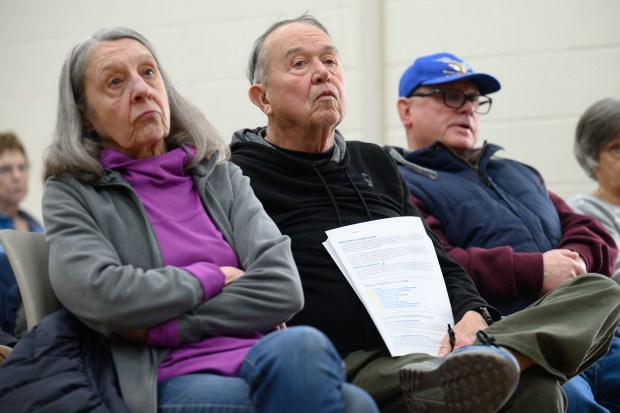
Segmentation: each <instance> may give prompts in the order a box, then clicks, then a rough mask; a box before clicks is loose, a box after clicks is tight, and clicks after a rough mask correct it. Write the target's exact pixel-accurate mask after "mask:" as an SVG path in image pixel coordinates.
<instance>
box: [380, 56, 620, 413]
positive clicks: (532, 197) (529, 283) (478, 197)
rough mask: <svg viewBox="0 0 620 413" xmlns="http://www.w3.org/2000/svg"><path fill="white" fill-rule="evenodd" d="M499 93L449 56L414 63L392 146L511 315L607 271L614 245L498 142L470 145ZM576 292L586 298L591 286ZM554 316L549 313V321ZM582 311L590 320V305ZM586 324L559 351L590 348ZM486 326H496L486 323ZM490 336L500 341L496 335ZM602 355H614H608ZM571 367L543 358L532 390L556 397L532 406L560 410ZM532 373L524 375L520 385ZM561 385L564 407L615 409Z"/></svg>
mask: <svg viewBox="0 0 620 413" xmlns="http://www.w3.org/2000/svg"><path fill="white" fill-rule="evenodd" d="M498 90H500V83H499V81H498V80H497V79H495V78H494V77H493V76H491V75H488V74H485V73H478V72H475V71H474V70H473V68H472V67H471V66H470V65H469V64H467V63H466V62H464V61H463V60H461V59H460V58H459V57H457V56H455V55H453V54H450V53H437V54H432V55H428V56H423V57H420V58H418V59H416V60H415V61H414V62H413V64H412V65H411V66H409V67H408V68H407V69H406V70H405V72H404V73H403V75H402V77H401V79H400V84H399V90H398V91H399V95H400V97H399V99H398V112H399V115H400V119H401V122H402V124H403V125H404V127H405V131H406V135H407V144H408V148H409V150H403V149H400V148H388V150H389V152H390V154H391V155H392V157H393V158H394V159H395V160H396V162H397V164H398V167H399V170H400V172H401V175H402V176H403V178H404V179H405V181H406V182H407V185H408V187H409V190H410V192H411V195H412V200H413V201H414V204H415V205H416V206H417V207H418V209H419V210H420V212H421V214H422V215H423V216H424V218H425V219H426V222H427V223H428V224H429V226H430V227H431V229H432V230H433V231H434V232H435V233H436V234H437V235H438V236H439V237H440V239H441V240H442V245H443V247H444V249H445V250H446V251H447V252H448V255H449V256H450V257H451V258H452V259H453V260H455V261H456V262H458V263H459V264H461V265H462V266H463V267H464V268H465V270H467V272H468V273H469V275H470V276H471V277H472V279H473V281H474V283H475V284H476V287H477V288H478V291H479V292H480V294H481V295H482V297H483V298H485V299H486V300H487V301H488V302H489V303H490V304H491V305H493V306H494V307H496V308H498V309H499V310H500V311H501V312H502V313H503V314H504V315H508V314H513V313H516V314H519V313H521V310H523V309H525V308H526V307H527V306H529V305H530V304H532V303H534V302H535V301H536V300H537V299H538V298H539V297H540V296H541V295H544V294H546V293H548V292H550V291H555V290H556V289H557V287H559V286H560V285H562V284H564V286H566V283H570V282H571V281H570V280H574V279H576V278H577V277H578V276H581V275H582V274H585V273H586V272H591V273H600V274H605V275H607V276H609V275H610V274H611V273H613V268H614V263H615V257H616V254H617V250H616V246H615V243H614V242H613V239H612V238H611V237H610V236H609V234H608V233H607V232H606V231H605V229H604V228H603V227H602V226H601V225H600V224H599V223H598V222H596V221H595V220H594V219H592V218H590V217H587V216H584V215H580V214H576V213H575V212H573V211H572V210H571V209H570V207H568V206H567V204H566V203H565V202H564V201H563V200H562V199H561V198H560V197H559V196H557V195H555V194H553V193H551V192H549V191H547V189H546V188H545V186H544V182H543V179H542V177H541V176H540V174H539V173H538V172H537V171H536V170H535V169H533V168H531V167H529V166H527V165H524V164H522V163H520V162H516V161H512V160H509V159H502V158H497V157H495V156H494V155H495V153H496V152H497V151H499V150H500V149H501V148H500V147H499V146H496V145H492V144H488V143H486V142H485V143H484V144H483V145H482V146H481V147H476V143H477V140H478V134H479V122H480V116H481V115H484V114H487V113H488V112H489V111H490V109H491V104H492V102H493V101H492V99H491V98H490V97H488V96H487V95H488V94H491V93H494V92H497V91H498ZM585 284H587V283H585ZM579 288H583V291H582V293H583V294H587V290H586V289H587V288H588V287H587V285H582V286H580V287H579ZM595 304H596V303H593V302H592V301H591V300H589V301H588V300H584V301H582V302H581V303H580V302H577V301H573V300H568V301H567V302H566V303H565V304H564V305H563V306H560V307H559V311H560V312H562V311H563V310H562V309H564V312H568V311H570V312H573V311H575V314H579V313H580V312H581V311H592V308H593V307H594V305H595ZM580 306H583V308H580ZM550 311H551V310H550ZM604 311H606V310H604ZM604 311H603V314H604ZM543 316H546V314H545V313H544V312H543ZM552 317H553V315H552V314H551V313H549V319H550V318H552ZM587 317H588V319H595V320H596V319H597V315H596V311H595V312H594V313H591V314H590V315H588V316H587ZM511 318H512V317H511ZM549 319H547V318H546V317H545V318H544V319H543V318H541V322H543V320H544V322H545V323H546V324H547V327H545V330H546V333H548V334H559V336H560V337H561V336H562V334H563V333H562V331H559V330H566V328H565V327H561V328H559V329H556V328H555V327H558V326H559V325H554V324H553V323H551V324H549V323H548V321H549ZM585 324H587V323H575V324H574V325H573V326H572V328H573V329H574V330H573V331H570V332H569V333H568V334H570V337H571V338H569V337H568V336H567V337H566V340H559V341H558V343H560V344H562V343H566V346H565V347H562V346H559V347H557V348H556V349H555V351H556V354H566V355H570V354H572V355H574V354H576V353H575V351H576V350H577V349H578V348H580V347H587V346H590V345H591V344H592V337H593V335H592V334H591V333H592V330H590V327H589V326H586V325H585ZM597 328H598V327H597ZM581 329H583V331H581V332H580V331H579V330H581ZM556 330H558V331H556ZM586 330H587V331H586ZM488 331H489V332H492V327H490V328H489V330H488ZM575 333H577V334H575ZM496 335H497V339H498V341H500V342H501V339H502V337H501V334H496ZM580 338H581V339H580ZM614 340H618V338H614ZM517 350H519V348H517ZM526 354H527V353H526ZM597 357H600V354H599V355H598V356H597ZM605 357H616V358H617V357H619V356H618V355H612V354H609V353H608V354H607V355H606V356H605ZM594 360H595V359H588V358H586V359H584V360H580V363H582V365H583V366H589V365H590V364H591V363H592V362H593V361H594ZM605 365H606V366H609V365H610V363H607V364H605ZM616 365H617V366H620V364H617V363H616ZM596 368H597V367H596V365H595V366H594V367H593V369H596ZM618 369H620V367H618V368H617V369H616V370H618ZM543 371H544V372H546V373H547V375H546V376H545V375H544V374H541V372H543ZM618 371H620V370H618ZM577 372H578V370H577V369H574V370H573V371H570V370H564V367H562V368H558V366H557V365H553V363H550V362H548V361H544V362H541V363H540V366H539V369H538V371H536V373H537V374H539V375H540V377H538V378H537V380H536V386H538V387H539V389H546V394H548V395H553V394H555V395H556V400H555V402H554V400H553V398H552V397H548V398H546V399H545V398H541V399H539V400H538V401H537V402H536V404H537V407H536V410H537V411H545V412H550V411H563V409H564V406H562V403H557V402H561V401H562V400H563V399H564V395H563V394H562V388H561V387H560V385H559V383H560V382H562V381H564V380H566V379H567V378H571V377H572V376H574V375H575V373H577ZM531 373H532V371H526V372H524V373H523V374H522V376H521V383H522V384H523V385H525V383H527V382H528V379H527V376H528V375H529V374H531ZM600 373H603V372H599V373H598V374H600ZM609 376H610V377H615V379H614V380H615V381H609V380H608V381H607V383H602V384H603V385H604V386H615V388H618V387H619V386H620V383H619V382H618V380H620V374H618V372H617V371H616V372H610V373H609ZM564 390H565V391H566V393H567V395H568V406H569V411H571V407H572V406H582V407H583V406H586V405H588V406H590V407H589V409H586V410H580V411H582V412H583V411H589V412H590V411H591V412H595V411H596V412H608V411H609V410H607V408H604V407H602V406H601V403H602V404H605V403H607V402H610V403H611V404H607V406H616V407H618V408H620V403H618V400H613V401H597V400H596V399H595V396H594V395H595V394H597V393H599V392H598V391H597V389H591V388H589V387H588V386H587V385H585V384H584V381H583V380H581V378H576V379H575V380H570V381H568V383H567V384H566V385H565V386H564ZM611 393H614V392H611ZM615 393H616V394H617V393H618V392H615ZM606 394H609V392H607V393H606ZM523 411H526V410H523ZM575 413H576V411H575Z"/></svg>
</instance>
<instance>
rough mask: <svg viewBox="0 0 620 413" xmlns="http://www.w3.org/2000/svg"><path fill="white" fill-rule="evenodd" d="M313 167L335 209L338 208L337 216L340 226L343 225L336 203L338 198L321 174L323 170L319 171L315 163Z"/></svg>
mask: <svg viewBox="0 0 620 413" xmlns="http://www.w3.org/2000/svg"><path fill="white" fill-rule="evenodd" d="M312 169H314V172H316V174H317V175H318V176H319V178H320V179H321V182H323V186H324V187H325V189H326V190H327V194H328V195H329V199H331V201H332V205H333V206H334V209H335V210H336V217H337V218H338V226H339V227H341V226H342V225H343V224H342V218H341V217H340V210H339V209H338V204H337V203H336V200H335V199H334V195H333V194H332V191H330V189H329V186H328V185H327V182H325V179H324V178H323V175H321V172H319V170H318V169H317V168H316V166H314V164H313V165H312Z"/></svg>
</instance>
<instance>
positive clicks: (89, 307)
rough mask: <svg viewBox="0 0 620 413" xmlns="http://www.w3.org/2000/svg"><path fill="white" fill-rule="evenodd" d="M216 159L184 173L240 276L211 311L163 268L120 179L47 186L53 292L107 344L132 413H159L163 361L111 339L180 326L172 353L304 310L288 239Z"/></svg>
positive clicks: (177, 273)
mask: <svg viewBox="0 0 620 413" xmlns="http://www.w3.org/2000/svg"><path fill="white" fill-rule="evenodd" d="M215 159H216V158H215V157H212V158H211V159H210V160H206V161H204V162H202V163H201V164H200V165H199V166H197V167H196V168H193V169H192V170H191V171H190V172H191V175H192V178H193V181H194V186H195V187H196V188H197V189H198V191H199V193H200V197H201V199H202V202H203V204H204V207H205V209H206V211H207V212H208V214H209V216H210V217H211V219H212V220H213V221H214V223H215V224H216V225H217V227H218V228H219V229H220V231H221V232H222V234H223V235H224V237H225V238H226V240H227V241H228V242H229V243H230V245H231V246H232V248H233V249H234V251H235V252H236V254H237V256H238V260H239V264H240V266H241V268H242V269H243V270H244V271H245V274H244V276H242V277H241V278H240V279H238V280H237V281H235V282H233V283H231V284H229V285H227V286H225V287H224V289H223V290H222V291H221V292H220V293H219V294H218V295H216V296H214V297H212V298H211V299H209V300H208V301H204V300H203V291H202V287H201V284H200V282H199V281H198V279H197V278H196V277H195V276H193V275H192V274H190V273H189V272H187V271H185V270H182V269H180V268H177V267H172V266H163V264H162V256H161V251H160V248H159V245H158V242H157V239H156V237H155V233H154V230H153V228H152V226H151V224H150V221H149V219H148V217H147V215H146V212H145V210H144V208H143V206H142V204H141V203H140V201H139V200H138V197H137V195H136V194H135V192H134V191H133V189H132V188H131V186H130V185H129V184H128V183H127V181H125V179H124V178H123V177H122V175H121V174H120V173H119V172H118V171H112V170H106V171H105V174H104V175H103V176H102V177H101V178H100V179H99V180H98V181H96V182H94V183H83V182H80V181H78V180H76V179H75V178H73V177H66V176H63V177H52V178H50V179H49V180H48V181H47V183H46V186H45V190H44V194H43V218H44V222H45V227H46V238H47V242H48V244H49V246H50V279H51V283H52V286H53V288H54V291H55V293H56V295H57V296H58V298H59V300H60V301H61V302H62V304H63V305H64V306H65V307H66V308H67V309H68V310H69V311H71V312H72V313H73V314H75V315H76V316H77V317H78V318H79V319H80V320H82V321H83V322H84V323H85V324H86V325H88V326H89V327H90V328H92V329H93V330H95V331H97V332H99V333H100V334H102V335H103V336H104V337H105V340H106V341H107V343H108V345H109V348H110V350H111V352H112V356H113V358H114V363H115V366H116V370H117V374H118V377H119V382H120V386H121V392H122V395H123V399H124V400H125V402H126V403H127V406H128V407H129V409H130V410H131V411H132V412H133V413H155V412H157V368H158V366H159V363H160V362H161V361H162V360H163V358H164V357H165V356H166V355H167V353H168V351H167V350H166V349H163V348H155V347H147V346H144V345H140V344H137V343H133V342H129V341H126V340H123V339H121V338H120V337H118V336H116V335H115V334H114V332H120V331H127V330H134V329H143V328H146V327H150V326H154V325H157V324H160V323H163V322H165V321H168V320H171V319H175V318H177V319H178V321H179V343H184V342H193V341H199V340H201V339H202V338H204V337H208V336H217V335H236V334H247V333H252V332H257V331H266V330H269V329H271V328H273V327H274V326H275V325H277V324H278V323H281V322H283V321H287V320H289V319H290V318H291V317H292V316H293V315H294V314H295V313H296V312H298V311H299V310H300V309H301V308H302V307H303V293H302V289H301V283H300V280H299V274H298V272H297V269H296V267H295V263H294V261H293V257H292V254H291V250H290V240H289V238H288V237H286V236H283V235H282V234H281V233H280V231H279V230H278V228H277V227H276V226H275V224H274V223H273V221H272V220H271V219H270V218H269V217H268V216H267V214H266V213H265V211H264V210H263V207H262V205H261V204H260V202H259V201H258V200H257V199H256V197H255V196H254V193H253V192H252V189H251V188H250V186H249V180H248V178H246V177H245V176H243V175H242V174H241V171H240V169H239V168H238V167H237V166H235V165H233V164H231V163H229V162H223V163H220V164H216V162H215ZM205 247H206V248H208V246H205ZM205 390H206V391H208V389H205Z"/></svg>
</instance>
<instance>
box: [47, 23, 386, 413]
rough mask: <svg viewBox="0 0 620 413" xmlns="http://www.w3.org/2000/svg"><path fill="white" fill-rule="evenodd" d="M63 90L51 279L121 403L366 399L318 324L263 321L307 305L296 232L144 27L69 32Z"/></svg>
mask: <svg viewBox="0 0 620 413" xmlns="http://www.w3.org/2000/svg"><path fill="white" fill-rule="evenodd" d="M60 93H61V94H60V101H59V107H58V119H57V124H56V131H55V136H54V140H53V142H52V144H51V146H50V147H49V148H48V151H47V153H46V157H45V177H46V178H47V182H46V185H45V190H44V195H43V217H44V222H45V225H46V239H47V242H48V244H49V246H50V279H51V283H52V286H53V288H54V291H55V293H56V295H57V296H58V299H59V300H60V301H61V303H62V304H63V306H64V307H65V308H66V309H68V310H69V311H70V312H71V313H73V314H74V315H75V316H77V318H78V319H79V320H81V321H82V322H83V323H84V324H86V325H87V326H88V327H90V328H91V329H93V330H95V331H96V332H98V333H99V334H101V336H103V337H104V339H105V340H106V343H107V344H108V346H109V347H110V349H111V353H112V356H113V359H114V364H115V367H116V371H117V375H118V378H119V384H120V390H121V395H122V398H123V400H124V402H125V403H126V405H127V407H128V408H129V410H130V411H131V412H133V413H142V412H144V413H154V412H156V411H168V410H169V409H174V411H175V412H179V413H181V412H189V411H191V412H205V413H210V412H220V411H222V410H225V409H237V410H239V409H242V410H243V411H247V412H273V413H275V412H278V413H281V412H291V413H293V412H295V413H299V412H308V413H310V412H374V411H376V406H375V405H374V402H373V401H372V399H371V398H370V397H369V396H368V395H367V394H366V393H364V392H363V391H361V390H360V389H359V388H357V387H355V386H352V385H349V384H346V383H345V382H344V381H345V378H344V369H343V363H342V360H341V359H340V358H339V356H338V354H337V352H336V351H335V349H334V348H333V346H332V344H331V343H330V342H329V340H327V338H326V337H325V336H324V335H323V334H322V333H320V332H318V331H317V330H315V329H313V328H310V327H306V326H301V328H289V329H279V331H275V332H272V331H273V330H274V329H276V327H277V326H280V325H281V323H283V322H285V321H287V320H288V319H290V318H291V317H292V316H293V315H294V314H295V313H296V312H298V311H299V310H300V309H301V308H302V305H303V295H302V290H301V285H300V281H299V275H298V272H297V270H296V268H295V265H294V261H293V258H292V255H291V251H290V241H289V239H288V237H286V236H283V235H282V234H281V233H280V231H279V230H278V229H277V227H276V226H275V225H274V223H273V222H272V221H271V219H270V218H269V217H268V216H267V215H266V214H265V212H264V210H263V208H262V206H261V204H260V203H259V202H258V200H257V199H256V198H255V196H254V194H253V192H252V190H251V188H250V186H249V183H248V179H247V178H245V177H244V176H243V175H242V174H241V172H240V170H239V168H238V167H236V166H235V165H233V164H231V163H229V162H228V161H227V160H226V159H227V157H228V150H227V147H226V145H225V144H224V143H223V141H222V140H221V138H220V137H219V136H218V135H217V133H216V132H215V131H214V130H213V128H212V127H211V125H210V124H209V123H208V121H207V120H206V119H205V117H204V115H202V114H201V112H200V111H199V110H198V109H196V108H195V107H194V106H193V105H192V104H190V103H189V102H188V101H187V100H186V99H184V98H183V97H181V96H180V95H179V93H178V92H177V90H176V89H175V88H174V87H173V85H172V83H171V81H170V79H169V78H168V77H167V76H166V75H165V73H164V71H163V69H162V67H161V65H160V62H159V60H158V58H157V57H156V55H155V53H154V51H153V48H152V46H151V45H150V43H149V42H148V41H147V40H146V39H145V38H144V36H142V35H141V34H139V33H137V32H135V31H133V30H131V29H128V28H122V27H118V28H107V29H102V30H100V31H98V32H96V33H94V34H93V35H91V36H90V37H88V38H87V39H86V40H84V41H82V42H80V43H78V44H77V45H76V46H75V47H74V48H73V50H72V51H71V53H70V54H69V56H68V57H67V59H66V60H65V63H64V66H63V68H62V72H61V78H60ZM167 409H168V410H167Z"/></svg>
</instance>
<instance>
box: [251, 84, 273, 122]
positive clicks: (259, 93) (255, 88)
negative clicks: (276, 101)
mask: <svg viewBox="0 0 620 413" xmlns="http://www.w3.org/2000/svg"><path fill="white" fill-rule="evenodd" d="M248 96H249V97H250V100H251V101H252V103H254V104H255V105H256V106H258V108H259V109H260V110H262V111H263V113H264V114H265V115H267V116H269V115H271V104H270V103H269V99H268V98H267V88H266V87H265V85H264V84H262V83H255V84H253V85H252V86H250V89H249V90H248Z"/></svg>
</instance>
